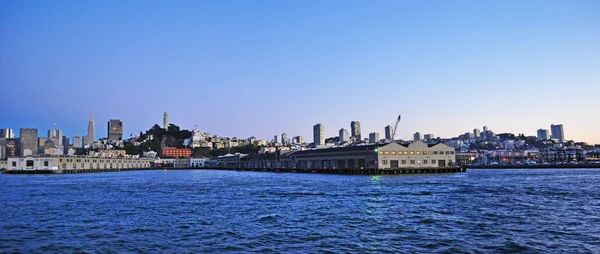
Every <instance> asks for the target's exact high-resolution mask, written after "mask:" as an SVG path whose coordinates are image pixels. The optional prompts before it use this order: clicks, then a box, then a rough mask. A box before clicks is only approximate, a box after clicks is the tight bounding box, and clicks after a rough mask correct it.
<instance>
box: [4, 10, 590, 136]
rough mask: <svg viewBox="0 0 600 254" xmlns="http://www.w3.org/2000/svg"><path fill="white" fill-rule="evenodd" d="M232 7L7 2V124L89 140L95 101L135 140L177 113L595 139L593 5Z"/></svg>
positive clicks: (182, 122)
mask: <svg viewBox="0 0 600 254" xmlns="http://www.w3.org/2000/svg"><path fill="white" fill-rule="evenodd" d="M236 3H237V5H238V6H239V8H233V7H232V6H233V5H232V4H231V3H218V2H194V1H182V2H178V4H172V3H160V2H134V1H131V2H119V3H118V4H117V5H115V3H114V2H113V3H105V2H103V3H94V4H92V3H86V2H81V3H74V4H71V5H55V4H53V3H52V2H44V1H31V2H21V1H3V2H1V3H0V24H2V26H1V27H0V35H1V36H2V38H3V43H2V44H0V52H2V54H3V56H4V57H3V61H2V62H0V86H1V87H2V89H3V94H7V95H9V96H6V98H5V100H6V101H5V104H4V105H5V107H6V108H5V109H4V110H2V111H0V112H2V113H0V114H1V115H0V128H10V129H13V130H14V132H15V136H18V135H19V134H18V132H19V131H18V130H19V129H20V128H37V129H38V130H39V133H40V134H43V133H46V132H45V131H46V130H49V129H53V128H54V124H55V123H56V124H57V128H58V129H60V130H62V131H63V133H64V135H66V136H69V137H73V136H74V135H75V134H79V135H81V136H82V137H83V136H85V135H87V132H86V121H87V120H88V116H87V114H88V113H89V112H88V110H89V108H90V107H91V108H93V110H94V120H95V123H96V125H97V126H96V128H98V129H97V130H96V132H95V134H96V139H98V138H99V137H98V136H104V132H105V131H104V129H103V126H104V123H106V122H107V121H109V120H110V119H120V120H121V121H123V123H124V130H123V137H124V138H128V137H129V135H130V134H133V135H136V134H138V133H139V132H140V131H145V130H147V129H149V128H150V127H152V126H153V125H154V124H158V125H159V126H162V124H161V122H162V115H161V114H162V113H163V112H169V122H170V123H174V124H176V125H178V126H180V127H182V128H185V129H192V128H193V126H195V125H198V126H199V127H200V128H202V129H203V130H205V131H206V132H210V133H213V134H216V135H219V136H229V137H234V136H235V137H240V138H245V137H250V136H255V137H257V138H260V139H265V140H269V139H270V138H271V137H273V135H276V134H280V133H282V132H284V131H285V132H286V133H288V134H290V136H303V137H305V138H306V139H307V140H309V139H312V138H309V137H312V136H313V135H312V128H311V127H312V126H313V125H314V124H316V123H321V124H323V125H324V126H325V137H335V136H337V131H338V130H339V129H340V128H347V129H349V127H350V126H349V122H350V121H353V120H355V121H359V122H360V123H361V133H372V132H378V133H384V128H385V126H387V125H392V126H393V124H394V121H395V119H396V116H397V115H398V114H402V116H403V119H402V121H401V122H400V124H399V126H398V133H397V135H396V139H404V140H408V139H411V137H412V134H414V133H415V132H420V133H432V134H435V136H436V137H442V138H449V137H454V136H458V135H460V134H463V133H465V132H470V131H472V130H473V128H481V127H482V126H483V125H487V126H490V128H492V129H493V130H494V131H495V132H496V133H505V132H506V133H515V134H517V133H524V134H525V135H527V136H536V132H537V130H539V129H540V128H542V129H550V125H552V124H563V125H564V126H565V128H566V129H565V139H566V140H575V141H584V142H588V143H591V144H600V133H598V132H597V129H598V126H599V125H600V122H599V121H598V119H597V117H595V115H596V114H597V112H596V105H595V99H596V98H597V95H598V94H600V86H598V85H597V84H598V83H600V74H599V73H598V72H597V71H596V69H597V67H598V66H600V57H598V55H600V35H599V34H600V33H599V32H598V27H600V17H599V16H598V15H597V12H598V10H599V9H600V3H598V2H596V1H574V2H566V1H532V2H528V3H520V2H516V1H513V2H511V1H509V2H502V3H500V2H498V3H494V2H486V3H482V2H477V1H465V2H452V3H451V2H448V3H444V2H435V3H433V2H430V3H405V2H393V1H389V2H378V3H369V2H354V4H349V5H344V6H343V7H342V6H340V4H339V2H313V3H312V4H306V3H294V2H279V3H277V2H275V3H271V4H270V5H269V6H263V5H261V4H260V3H253V2H236ZM517 3H520V4H519V5H518V8H517ZM115 6H118V8H115ZM542 7H543V8H542ZM134 10H135V11H134ZM163 14H164V15H163ZM332 17H336V18H335V19H334V18H332ZM72 20H77V22H71V21H72ZM123 24H127V25H123ZM174 28H176V29H174ZM317 38H318V39H317ZM240 41H243V42H244V43H239V42H240ZM165 88H167V89H165ZM567 88H568V90H567ZM89 93H91V94H93V95H94V96H82V95H85V94H89ZM12 95H22V96H12ZM214 95H219V96H214ZM56 96H64V99H60V100H57V99H56ZM23 97H26V98H28V99H29V101H27V103H24V102H23ZM240 97H243V98H249V99H250V100H252V101H256V102H257V103H256V105H257V106H253V104H252V103H250V104H243V102H239V103H237V102H235V100H234V98H240ZM94 98H98V99H97V100H94ZM100 98H102V99H100ZM121 98H126V99H121ZM103 100H104V101H115V102H114V103H105V102H103ZM292 104H295V105H292ZM248 105H249V106H248ZM258 105H266V106H267V107H268V108H269V114H267V115H264V116H262V115H260V114H257V112H259V111H258V110H259V106H258ZM278 105H290V106H281V107H279V106H278ZM415 106H416V107H415ZM573 112H577V113H573ZM232 114H235V117H231V115H232ZM363 136H365V135H363Z"/></svg>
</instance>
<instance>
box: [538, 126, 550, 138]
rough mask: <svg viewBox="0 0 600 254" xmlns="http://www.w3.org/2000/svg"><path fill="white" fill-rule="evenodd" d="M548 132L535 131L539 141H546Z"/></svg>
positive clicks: (545, 130)
mask: <svg viewBox="0 0 600 254" xmlns="http://www.w3.org/2000/svg"><path fill="white" fill-rule="evenodd" d="M549 133H550V132H549V131H548V129H539V130H537V138H538V139H540V140H548V139H549Z"/></svg>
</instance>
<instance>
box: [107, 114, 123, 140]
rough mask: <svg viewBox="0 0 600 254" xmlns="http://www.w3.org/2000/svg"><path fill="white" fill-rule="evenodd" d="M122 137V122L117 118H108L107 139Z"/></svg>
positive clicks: (119, 138)
mask: <svg viewBox="0 0 600 254" xmlns="http://www.w3.org/2000/svg"><path fill="white" fill-rule="evenodd" d="M121 139H123V122H121V120H119V119H110V120H109V121H108V140H121Z"/></svg>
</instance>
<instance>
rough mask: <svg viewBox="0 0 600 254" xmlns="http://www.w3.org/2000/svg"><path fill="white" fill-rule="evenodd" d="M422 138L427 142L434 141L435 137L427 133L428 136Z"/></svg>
mask: <svg viewBox="0 0 600 254" xmlns="http://www.w3.org/2000/svg"><path fill="white" fill-rule="evenodd" d="M423 138H424V139H427V140H433V139H435V135H433V134H431V133H429V134H425V135H423Z"/></svg>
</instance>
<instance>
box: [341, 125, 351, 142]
mask: <svg viewBox="0 0 600 254" xmlns="http://www.w3.org/2000/svg"><path fill="white" fill-rule="evenodd" d="M339 140H340V143H344V142H348V141H349V140H350V133H348V130H346V129H344V128H341V129H340V131H339Z"/></svg>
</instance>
